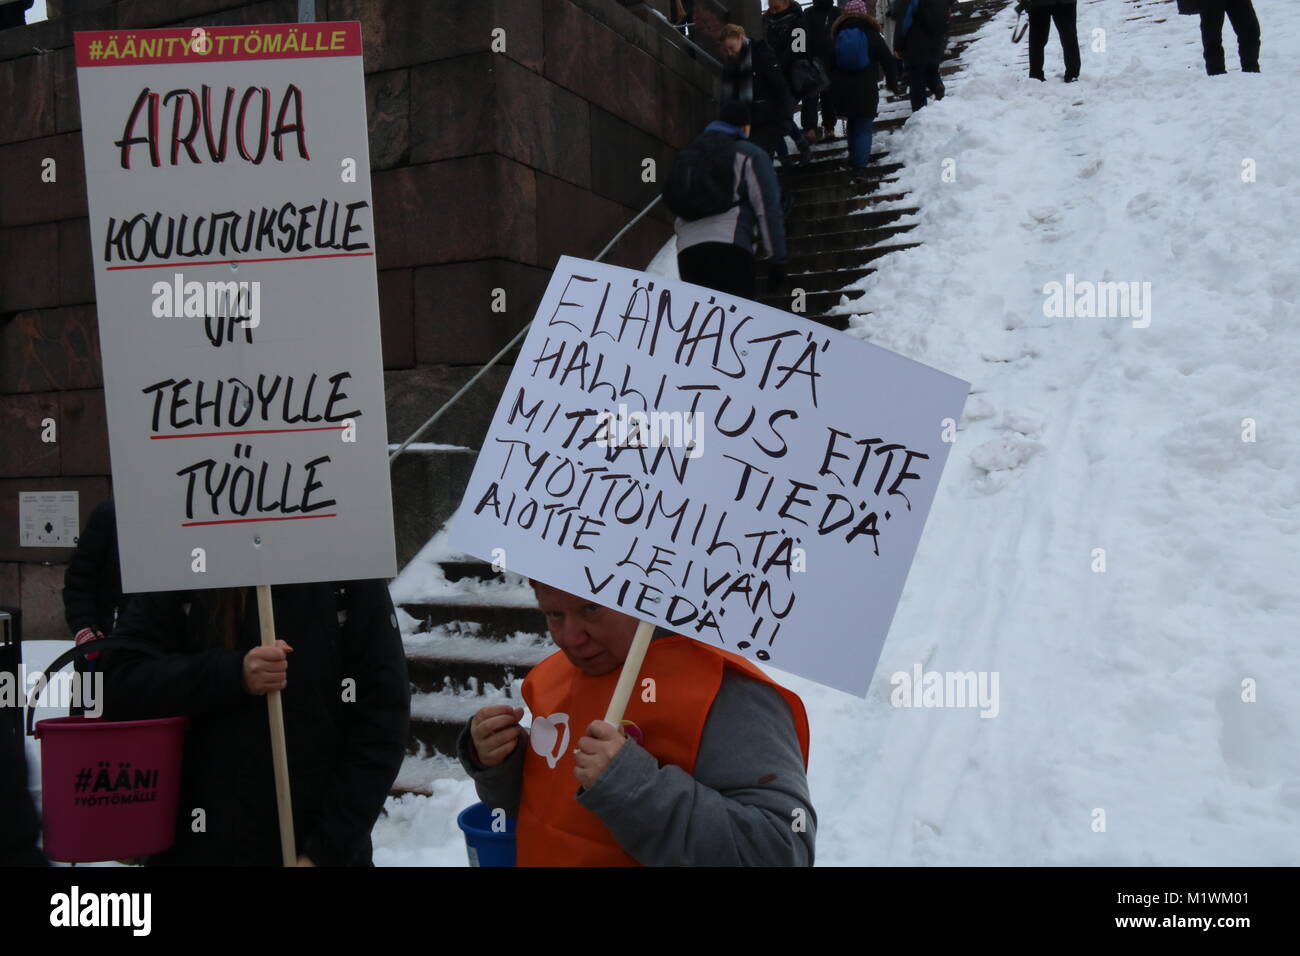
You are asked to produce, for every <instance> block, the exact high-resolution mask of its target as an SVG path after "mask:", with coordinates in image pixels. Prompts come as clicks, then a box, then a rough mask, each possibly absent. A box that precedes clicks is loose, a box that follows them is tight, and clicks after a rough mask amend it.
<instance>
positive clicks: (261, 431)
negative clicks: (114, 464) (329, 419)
mask: <svg viewBox="0 0 1300 956" xmlns="http://www.w3.org/2000/svg"><path fill="white" fill-rule="evenodd" d="M347 427H348V426H346V425H321V426H320V427H319V428H250V429H248V430H247V431H234V432H190V433H189V434H186V435H150V436H149V440H150V441H158V440H159V439H160V438H217V437H219V436H221V435H283V434H284V433H285V432H341V431H343V429H345V428H347Z"/></svg>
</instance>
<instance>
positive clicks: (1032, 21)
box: [1029, 3, 1080, 80]
mask: <svg viewBox="0 0 1300 956" xmlns="http://www.w3.org/2000/svg"><path fill="white" fill-rule="evenodd" d="M1078 12H1079V11H1078V4H1075V3H1064V4H1058V5H1057V6H1054V7H1034V8H1033V9H1031V10H1030V11H1029V75H1030V76H1032V77H1033V78H1034V79H1036V80H1041V79H1043V78H1044V77H1043V52H1044V50H1046V49H1047V37H1048V34H1049V33H1050V32H1051V29H1052V24H1053V23H1055V24H1056V35H1057V36H1058V37H1060V39H1061V49H1062V50H1063V51H1065V76H1066V79H1074V78H1075V77H1077V76H1078V75H1079V67H1080V62H1079V30H1078V27H1077V25H1076V20H1075V17H1076V15H1077V14H1078Z"/></svg>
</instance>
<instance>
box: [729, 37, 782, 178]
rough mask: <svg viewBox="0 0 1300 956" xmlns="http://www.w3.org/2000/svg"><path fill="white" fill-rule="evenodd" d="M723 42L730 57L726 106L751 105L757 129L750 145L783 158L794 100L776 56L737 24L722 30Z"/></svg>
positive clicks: (752, 134) (750, 138)
mask: <svg viewBox="0 0 1300 956" xmlns="http://www.w3.org/2000/svg"><path fill="white" fill-rule="evenodd" d="M720 40H721V43H722V49H723V52H724V53H725V54H726V56H727V59H726V62H725V63H723V65H722V102H723V103H732V102H737V103H744V104H745V105H747V106H748V107H749V110H750V116H751V117H752V127H753V128H752V131H751V132H750V135H749V140H750V142H752V143H754V144H755V145H757V146H759V147H761V148H762V149H763V150H764V151H765V152H766V153H767V154H768V155H769V156H779V155H783V154H784V153H785V134H786V132H787V130H788V128H789V126H790V117H791V115H792V114H793V113H794V99H793V97H792V96H791V95H790V87H789V85H788V84H787V83H786V81H785V75H784V74H783V73H782V72H781V64H780V63H779V62H778V60H777V58H776V53H775V52H774V51H773V50H772V48H771V47H770V46H769V45H768V44H767V43H765V42H764V41H762V40H755V39H751V38H750V37H747V36H745V28H744V27H742V26H740V25H739V24H735V23H729V24H727V25H726V26H725V27H723V28H722V34H721V37H720Z"/></svg>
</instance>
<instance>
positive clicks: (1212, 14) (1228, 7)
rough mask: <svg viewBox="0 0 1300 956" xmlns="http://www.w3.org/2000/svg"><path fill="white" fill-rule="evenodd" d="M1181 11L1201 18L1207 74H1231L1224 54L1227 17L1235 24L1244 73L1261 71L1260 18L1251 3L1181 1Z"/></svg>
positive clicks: (1232, 0)
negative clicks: (1224, 23) (1224, 29)
mask: <svg viewBox="0 0 1300 956" xmlns="http://www.w3.org/2000/svg"><path fill="white" fill-rule="evenodd" d="M1178 12H1179V13H1199V14H1200V15H1201V52H1202V55H1203V56H1204V57H1205V72H1206V73H1207V74H1209V75H1210V76H1222V75H1223V74H1224V73H1227V72H1228V66H1227V61H1226V59H1225V57H1224V53H1223V18H1224V17H1225V16H1226V17H1227V18H1228V21H1229V22H1230V23H1231V24H1232V32H1233V33H1235V34H1237V56H1238V57H1239V58H1240V59H1241V72H1243V73H1258V72H1259V44H1260V29H1259V17H1258V16H1257V15H1256V14H1255V5H1254V4H1253V3H1252V2H1251V0H1178Z"/></svg>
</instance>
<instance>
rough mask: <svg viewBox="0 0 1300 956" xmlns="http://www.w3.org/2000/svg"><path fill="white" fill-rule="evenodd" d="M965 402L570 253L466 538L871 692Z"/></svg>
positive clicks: (713, 302)
mask: <svg viewBox="0 0 1300 956" xmlns="http://www.w3.org/2000/svg"><path fill="white" fill-rule="evenodd" d="M968 391H969V386H968V385H967V383H966V382H963V381H961V380H960V379H956V378H953V377H952V376H950V375H946V374H944V373H942V372H938V371H936V370H934V369H932V368H929V367H927V366H924V365H921V364H919V363H917V362H915V361H912V360H911V359H908V358H904V357H903V356H901V355H897V354H895V353H893V352H889V351H887V350H885V349H882V348H879V347H878V346H874V345H871V344H869V343H867V342H864V341H862V340H860V339H855V338H853V337H851V336H847V335H844V334H843V333H840V332H836V331H833V330H830V329H827V328H825V327H823V326H820V325H817V324H815V323H813V322H810V321H808V320H807V319H803V318H800V317H797V316H794V315H791V314H790V313H787V312H780V311H777V310H776V309H771V308H768V307H766V306H763V305H759V304H758V303H755V302H750V301H747V300H745V299H739V298H735V297H733V296H729V295H723V294H721V293H717V292H712V291H710V290H708V289H704V288H701V287H699V286H694V285H690V284H688V283H685V282H680V281H675V280H670V279H664V278H662V277H660V276H651V275H647V274H644V273H639V272H634V271H632V270H629V269H620V268H617V267H615V266H608V265H602V264H599V263H595V262H587V261H584V260H581V259H573V258H568V257H566V258H563V259H561V260H560V262H559V264H558V265H557V266H556V269H555V273H554V275H553V276H552V279H551V282H550V285H549V286H548V287H547V290H546V295H545V296H544V297H543V299H542V302H541V305H540V306H539V307H538V309H537V314H536V317H535V319H534V322H533V326H532V328H531V329H530V330H529V334H528V337H527V339H526V340H525V342H524V345H523V347H522V349H521V351H520V353H519V357H518V359H517V360H516V362H515V367H514V371H513V372H512V374H511V376H510V381H509V383H508V385H507V386H506V390H505V394H504V396H503V397H502V400H501V403H500V405H499V406H498V408H497V410H496V415H495V417H494V418H493V420H492V426H491V429H490V431H489V433H488V435H487V437H486V439H485V440H484V442H483V447H482V450H481V451H480V453H479V457H478V463H477V465H476V467H475V469H474V474H473V477H472V478H471V480H470V484H469V488H468V490H467V491H466V493H465V497H464V499H463V501H462V502H461V507H460V511H459V512H458V515H457V518H456V522H455V524H454V526H453V528H452V536H451V544H452V546H453V547H455V548H457V549H458V550H461V551H464V552H467V553H469V554H474V555H477V556H479V557H483V558H486V559H489V560H491V559H492V556H493V555H494V553H495V556H496V557H500V556H501V554H503V553H504V562H503V563H504V564H505V565H506V566H507V567H508V568H509V569H510V570H512V571H517V572H519V573H521V574H525V575H528V576H530V577H533V578H536V579H538V580H541V581H544V582H546V583H547V584H550V585H552V586H553V587H557V588H560V589H562V590H564V591H568V592H570V593H573V594H579V595H584V596H587V597H589V598H591V600H592V601H594V602H596V603H598V604H602V605H605V606H608V607H615V608H618V609H619V610H621V611H623V612H625V613H627V614H631V615H633V616H635V617H638V618H641V619H642V620H650V621H653V622H654V623H656V624H659V625H662V626H664V627H667V628H670V629H671V630H673V631H674V632H675V633H678V634H685V635H687V636H688V637H693V638H695V639H697V640H701V641H705V642H708V643H711V644H715V645H717V646H719V647H723V648H726V649H728V650H731V651H736V652H738V653H741V654H743V655H745V656H748V657H751V658H753V659H756V660H759V661H766V662H770V663H771V664H772V665H773V666H775V667H779V668H782V669H783V670H788V671H791V672H793V673H796V674H799V675H802V676H804V677H807V678H810V679H812V680H815V681H818V682H820V683H823V684H827V685H829V686H831V687H836V688H839V689H841V690H845V691H848V692H850V693H855V694H859V695H864V694H865V693H866V690H867V687H868V685H869V683H870V679H871V673H872V670H873V669H874V667H875V664H876V660H877V658H878V657H879V655H880V649H881V646H882V645H883V644H884V640H885V635H886V634H887V633H888V631H889V624H890V621H891V620H892V618H893V615H894V609H895V607H896V606H897V604H898V599H899V596H900V594H901V593H902V589H903V583H904V581H905V580H906V577H907V571H908V568H909V566H910V565H911V561H912V557H913V555H914V553H915V551H916V546H917V543H918V541H919V539H920V535H921V530H922V528H923V526H924V524H925V517H926V515H927V513H928V512H929V509H930V503H931V501H932V500H933V498H934V494H935V489H936V487H937V486H938V482H939V477H940V475H941V474H942V472H943V465H944V462H945V460H946V459H947V457H948V451H949V448H950V445H949V443H948V442H945V441H944V440H943V439H944V435H945V432H948V433H951V431H952V423H954V422H956V421H957V420H958V419H959V418H960V417H961V412H962V407H963V405H964V404H965V400H966V395H967V393H968ZM945 424H947V426H948V427H947V428H945ZM949 437H951V436H949ZM638 443H640V445H641V447H638ZM647 446H648V447H647ZM497 549H501V550H500V551H498V550H497Z"/></svg>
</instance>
